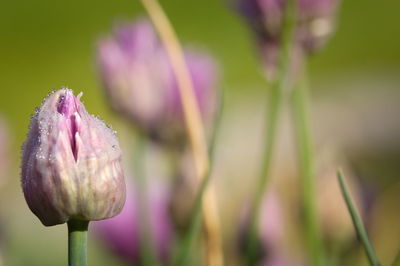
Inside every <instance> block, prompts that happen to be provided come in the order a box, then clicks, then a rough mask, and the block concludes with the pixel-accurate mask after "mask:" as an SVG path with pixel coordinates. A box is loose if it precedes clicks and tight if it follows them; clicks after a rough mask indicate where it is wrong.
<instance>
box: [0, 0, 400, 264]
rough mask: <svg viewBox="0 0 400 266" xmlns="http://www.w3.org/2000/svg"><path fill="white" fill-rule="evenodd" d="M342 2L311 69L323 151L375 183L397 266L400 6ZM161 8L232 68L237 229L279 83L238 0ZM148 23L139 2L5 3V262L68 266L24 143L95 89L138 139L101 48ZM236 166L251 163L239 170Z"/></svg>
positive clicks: (378, 220)
mask: <svg viewBox="0 0 400 266" xmlns="http://www.w3.org/2000/svg"><path fill="white" fill-rule="evenodd" d="M342 2H343V3H342V6H341V10H340V13H339V19H338V22H339V24H338V29H337V32H336V34H335V35H334V36H333V38H332V40H331V41H330V42H329V43H328V45H327V46H326V48H325V49H324V50H323V51H321V52H320V53H318V54H316V55H315V56H313V58H312V59H311V61H310V77H311V91H312V97H313V101H312V103H313V105H312V111H313V129H314V135H315V146H316V150H317V154H319V153H318V152H319V151H323V150H326V147H334V149H335V150H336V149H339V150H340V151H344V152H345V154H346V158H347V162H346V163H347V164H348V165H350V168H351V169H352V171H353V172H354V174H355V175H356V176H357V177H358V178H359V179H361V180H362V182H364V181H365V182H366V183H368V184H370V186H371V187H373V190H374V193H375V195H376V198H377V200H376V201H375V203H374V207H373V212H374V215H373V218H372V221H371V224H372V225H371V229H370V230H371V234H372V239H373V241H374V243H375V244H376V248H377V250H378V253H379V255H380V256H381V258H382V262H383V264H387V263H389V262H390V261H391V260H392V258H393V257H394V254H395V253H396V250H397V249H398V248H400V240H399V239H400V227H399V219H400V213H399V204H400V196H399V195H400V183H399V180H400V176H399V172H400V137H399V136H400V122H399V119H398V117H399V115H400V104H399V103H400V91H399V86H400V26H399V19H398V10H399V9H400V2H398V1H394V0H382V1H379V2H377V1H374V0H365V1H362V2H360V1H350V0H344V1H342ZM161 4H162V5H163V6H164V7H165V10H166V12H167V14H168V15H169V17H170V19H171V21H172V23H173V24H174V26H175V28H176V31H177V33H178V35H179V37H180V39H181V40H182V42H183V43H185V44H190V45H192V46H196V47H200V48H201V49H204V50H208V51H209V52H210V53H211V54H213V55H214V56H215V57H216V58H217V60H218V61H219V64H220V69H221V74H222V75H221V79H220V88H221V89H222V90H223V91H224V95H225V104H226V111H225V115H224V118H223V126H222V130H221V134H220V136H219V142H218V143H219V144H218V148H217V155H218V156H217V173H218V175H217V174H216V183H217V186H218V189H219V191H220V193H219V195H220V205H221V209H222V210H221V217H222V220H223V221H226V220H229V219H230V218H231V217H233V216H234V213H237V212H238V210H237V209H234V208H233V207H230V206H231V205H232V203H233V202H241V201H243V200H244V199H245V198H246V193H248V192H249V191H251V188H252V185H253V184H252V177H253V176H255V175H256V173H257V165H258V158H259V154H260V148H259V147H260V144H261V133H260V132H261V129H262V125H261V124H262V123H261V119H262V118H261V115H262V113H263V112H262V108H263V101H264V98H263V97H264V95H265V91H266V90H267V85H266V82H265V80H264V78H263V76H262V74H261V68H260V65H259V62H258V60H257V54H256V51H255V49H254V43H253V39H252V35H251V33H250V32H249V30H248V29H247V27H246V25H245V24H244V23H243V21H242V19H241V18H239V17H238V16H237V15H236V14H235V13H234V12H232V8H231V7H232V2H230V1H213V0H203V1H195V0H191V1H184V0H168V1H161ZM143 15H144V10H143V8H142V7H141V5H140V3H139V1H128V0H115V1H103V0H97V1H92V0H87V1H77V0H70V1H49V0H38V1H27V0H22V1H2V2H1V8H0V115H1V116H2V117H3V118H4V119H5V121H6V122H7V125H8V131H9V140H10V142H9V144H10V145H9V161H10V162H11V163H10V167H9V168H8V169H7V170H5V171H4V172H3V173H1V175H0V176H1V178H2V179H4V180H3V181H2V182H0V183H2V184H3V185H2V186H1V187H0V218H1V220H2V224H3V225H4V226H3V227H4V235H5V240H6V243H7V245H6V247H5V250H4V253H5V255H6V264H5V265H32V266H34V265H41V266H45V265H62V264H66V255H67V253H66V252H67V246H66V244H67V242H66V226H56V227H51V228H45V227H43V226H42V225H41V224H40V222H39V220H38V219H37V218H36V217H35V216H34V215H33V214H32V213H31V212H30V211H29V209H28V207H27V205H26V203H25V201H24V199H23V194H22V191H21V189H20V181H19V180H20V177H19V164H20V147H21V145H22V143H23V141H24V138H25V134H26V133H27V129H28V124H29V120H30V115H31V114H32V113H33V111H34V108H35V107H37V106H38V105H39V104H40V103H41V101H42V99H43V98H44V96H46V95H47V94H48V93H49V92H50V91H51V90H53V89H58V88H60V87H62V86H68V87H69V88H72V89H74V90H75V91H76V92H79V91H83V93H84V96H83V101H84V103H85V104H86V107H87V109H88V110H89V112H90V113H94V114H98V115H100V116H101V117H102V118H104V119H105V120H106V121H107V122H108V123H110V124H112V125H113V127H114V128H116V129H117V130H121V131H122V135H126V136H129V134H130V133H129V130H128V129H127V128H126V127H125V126H124V121H123V120H121V119H119V118H118V117H117V116H116V115H115V114H113V113H112V112H111V111H110V108H109V107H108V105H107V102H106V101H105V97H104V94H103V91H102V90H101V86H100V82H99V79H98V73H97V71H96V65H95V60H94V55H95V45H96V41H97V40H98V39H99V38H100V37H101V36H104V35H106V34H108V33H109V32H110V30H111V28H112V26H113V25H114V24H115V22H118V21H125V20H132V19H134V18H137V17H140V16H143ZM286 120H287V119H286ZM283 128H285V126H283ZM283 131H284V129H283ZM282 135H287V134H282ZM253 137H254V138H253ZM287 139H290V134H289V137H288V138H287ZM287 139H285V138H282V140H281V142H282V143H283V144H282V145H280V147H281V151H280V152H279V154H280V157H279V164H278V165H281V166H282V165H283V166H287V165H290V166H293V165H294V163H293V158H292V159H290V158H291V156H286V147H287V146H290V145H289V144H287V143H290V141H289V140H287ZM248 140H250V141H248ZM253 140H254V141H253ZM338 147H339V148H338ZM328 149H329V148H328ZM288 150H290V149H288ZM288 154H291V152H290V151H288ZM321 154H322V152H321ZM252 158H254V159H252ZM286 159H287V160H288V161H286ZM235 162H241V163H242V167H240V171H239V172H238V171H236V170H237V168H238V167H237V166H236V168H235ZM277 172H279V171H277ZM281 175H282V174H275V175H274V178H279V176H281ZM228 181H229V182H228ZM243 184H244V185H243ZM228 192H229V193H228ZM235 193H236V194H235ZM226 194H230V195H232V194H234V195H237V196H235V197H232V196H229V197H226V196H225V195H226ZM228 239H230V238H229V237H228ZM103 249H104V247H102V246H101V245H100V244H97V243H96V241H95V240H93V241H91V242H90V248H89V252H90V253H89V262H90V263H91V265H100V266H101V265H120V261H119V260H118V259H116V258H114V257H112V255H111V254H110V253H107V252H103V251H104V250H103ZM358 253H360V252H358ZM357 263H359V264H360V265H363V263H365V261H364V260H362V259H361V260H357ZM354 265H355V264H354Z"/></svg>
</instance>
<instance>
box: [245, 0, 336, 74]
mask: <svg viewBox="0 0 400 266" xmlns="http://www.w3.org/2000/svg"><path fill="white" fill-rule="evenodd" d="M293 1H294V2H295V4H296V5H297V8H296V11H297V12H296V14H295V16H296V20H295V29H294V41H295V45H294V46H295V47H294V50H295V52H296V53H300V54H303V53H312V52H314V51H315V50H318V49H319V48H321V47H322V46H323V45H324V44H325V42H326V41H327V40H328V38H329V37H330V35H331V34H332V32H333V30H334V28H335V13H336V9H337V6H338V2H339V0H293ZM288 2H289V0H238V2H237V6H238V9H239V12H240V13H241V14H242V15H243V16H244V17H245V19H246V20H247V21H248V23H249V25H250V27H251V28H252V29H253V31H254V32H255V34H256V37H257V39H258V41H259V44H260V48H261V51H262V55H263V57H264V61H265V64H266V67H267V68H269V69H267V70H268V71H269V72H274V71H275V68H276V67H277V63H278V60H277V55H278V54H279V50H280V48H281V46H280V40H281V38H282V31H283V24H284V17H285V9H286V5H287V3H288Z"/></svg>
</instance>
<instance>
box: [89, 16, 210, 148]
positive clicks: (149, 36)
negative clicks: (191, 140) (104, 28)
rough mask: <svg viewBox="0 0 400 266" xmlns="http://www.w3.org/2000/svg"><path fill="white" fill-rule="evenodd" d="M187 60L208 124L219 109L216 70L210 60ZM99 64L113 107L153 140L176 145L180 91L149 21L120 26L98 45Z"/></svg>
mask: <svg viewBox="0 0 400 266" xmlns="http://www.w3.org/2000/svg"><path fill="white" fill-rule="evenodd" d="M184 56H185V59H186V64H187V67H188V70H189V73H190V76H191V78H192V83H193V88H194V92H195V96H196V99H197V103H198V105H199V109H200V112H201V115H202V118H203V120H204V122H208V121H210V118H211V117H212V115H213V114H214V113H215V109H216V98H217V90H216V77H217V73H216V72H217V71H216V65H215V62H214V60H213V58H211V57H210V56H208V55H206V54H204V53H201V52H198V51H194V50H190V49H185V51H184ZM97 63H98V68H99V71H100V74H101V78H102V82H103V86H104V88H105V92H106V94H107V96H108V99H109V100H110V103H111V106H112V108H113V109H114V110H115V111H117V112H119V113H120V114H122V115H124V116H125V117H127V118H128V119H129V120H130V121H132V122H133V123H134V124H135V125H136V126H137V127H138V128H139V129H141V130H142V131H143V132H145V133H146V134H147V135H148V136H150V137H151V138H152V139H153V140H156V141H159V142H164V143H165V142H167V143H171V142H173V143H176V141H182V137H184V134H185V131H184V130H185V129H184V128H185V127H184V117H183V109H182V103H181V99H180V93H179V88H178V85H177V82H176V79H175V74H174V72H173V70H172V67H171V64H170V61H169V58H168V55H167V52H166V50H165V49H164V47H163V45H162V43H161V41H160V40H159V38H158V36H157V34H156V33H155V31H154V29H153V26H152V25H151V23H150V22H149V21H147V20H144V19H142V20H139V21H137V22H136V23H133V24H123V25H120V26H119V27H116V28H115V30H114V31H113V35H112V36H110V37H108V38H105V39H102V40H101V41H100V42H99V45H98V52H97Z"/></svg>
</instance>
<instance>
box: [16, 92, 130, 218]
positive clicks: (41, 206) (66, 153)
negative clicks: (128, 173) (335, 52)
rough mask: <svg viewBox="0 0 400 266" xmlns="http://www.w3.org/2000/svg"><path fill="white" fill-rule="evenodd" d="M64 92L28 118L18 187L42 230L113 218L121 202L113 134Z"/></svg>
mask: <svg viewBox="0 0 400 266" xmlns="http://www.w3.org/2000/svg"><path fill="white" fill-rule="evenodd" d="M81 96H82V93H81V94H79V95H78V96H74V94H73V92H72V91H71V90H68V89H61V90H58V91H55V92H53V93H51V94H50V95H49V96H48V97H47V98H46V99H45V100H44V102H43V104H42V106H41V107H40V108H38V109H37V110H36V113H35V115H34V116H33V117H32V121H31V124H30V130H29V133H28V138H27V140H26V142H25V143H24V146H23V156H22V163H21V169H22V173H21V175H22V188H23V191H24V195H25V199H26V202H27V203H28V206H29V208H30V209H31V210H32V212H33V213H34V214H35V215H36V216H37V217H38V218H39V219H40V221H41V222H42V223H43V224H44V225H46V226H51V225H56V224H62V223H65V222H67V221H68V220H69V219H70V218H74V219H81V220H85V221H92V220H101V219H106V218H109V217H113V216H115V215H116V214H118V213H119V212H120V210H121V209H122V207H123V205H124V202H125V181H124V174H123V171H122V167H121V163H120V160H121V151H120V148H119V144H118V140H117V138H116V136H115V133H114V131H113V130H111V129H110V128H109V127H107V126H106V125H105V124H104V122H103V121H101V120H100V119H98V118H96V117H94V116H92V115H90V114H89V113H87V111H86V109H85V106H84V105H83V104H82V103H81V101H80V97H81Z"/></svg>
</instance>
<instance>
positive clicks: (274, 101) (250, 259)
mask: <svg viewBox="0 0 400 266" xmlns="http://www.w3.org/2000/svg"><path fill="white" fill-rule="evenodd" d="M295 15H296V14H295V1H293V0H292V1H289V2H288V4H287V6H286V10H285V19H284V24H283V29H282V38H281V44H282V45H281V51H280V55H279V62H278V66H277V68H278V70H277V76H276V78H275V79H274V80H273V83H272V86H271V91H270V95H269V101H268V108H267V111H268V113H267V114H266V115H265V119H266V122H265V127H266V128H265V131H264V132H265V144H264V150H263V155H262V158H263V159H262V165H261V171H260V175H259V178H258V185H257V187H256V192H255V196H254V199H253V204H252V209H251V210H250V211H251V212H250V220H249V228H250V229H249V232H248V238H247V241H248V242H247V248H246V254H247V258H246V259H247V265H255V264H256V263H257V258H256V257H257V256H256V251H257V247H256V245H257V234H258V229H257V228H258V221H259V216H260V209H261V202H262V199H263V197H264V196H265V192H266V190H267V187H268V181H269V176H270V168H271V162H272V158H273V154H274V143H275V139H276V134H277V129H278V122H279V115H280V112H281V109H282V103H283V96H284V90H285V87H286V81H287V77H288V73H289V68H290V64H291V56H290V51H291V49H292V46H293V31H294V25H295Z"/></svg>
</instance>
